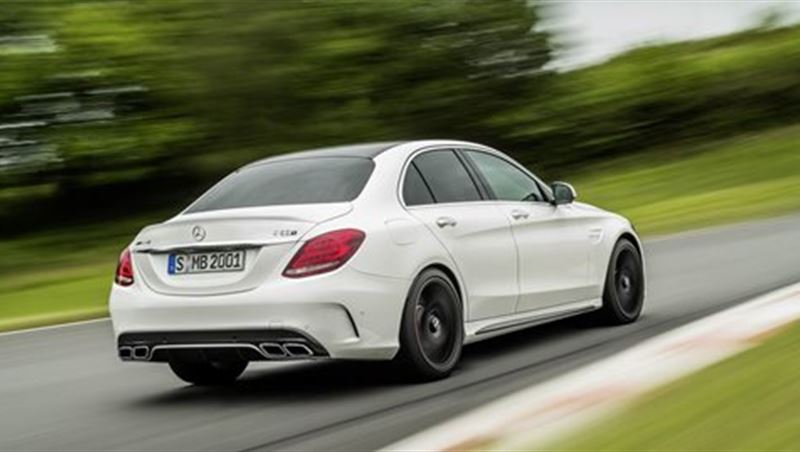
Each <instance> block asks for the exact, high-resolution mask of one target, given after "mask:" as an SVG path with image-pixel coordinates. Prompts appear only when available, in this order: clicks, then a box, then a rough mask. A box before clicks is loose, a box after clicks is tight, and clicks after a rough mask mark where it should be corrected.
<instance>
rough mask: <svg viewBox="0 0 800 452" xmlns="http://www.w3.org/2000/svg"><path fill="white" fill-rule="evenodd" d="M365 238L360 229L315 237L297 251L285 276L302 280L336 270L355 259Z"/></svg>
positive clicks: (344, 230)
mask: <svg viewBox="0 0 800 452" xmlns="http://www.w3.org/2000/svg"><path fill="white" fill-rule="evenodd" d="M364 237H366V235H365V234H364V232H363V231H359V230H358V229H340V230H338V231H331V232H328V233H325V234H322V235H320V236H317V237H314V238H313V239H311V240H309V241H308V242H306V243H305V244H304V245H303V246H302V247H301V248H300V250H299V251H297V254H295V255H294V257H293V258H292V260H291V261H290V262H289V265H287V266H286V269H285V270H284V271H283V276H286V277H287V278H302V277H304V276H311V275H318V274H320V273H325V272H329V271H333V270H336V269H337V268H339V267H341V266H342V265H344V263H345V262H347V261H348V260H349V259H350V258H351V257H353V254H355V252H356V251H357V250H358V247H359V246H361V243H362V242H363V241H364Z"/></svg>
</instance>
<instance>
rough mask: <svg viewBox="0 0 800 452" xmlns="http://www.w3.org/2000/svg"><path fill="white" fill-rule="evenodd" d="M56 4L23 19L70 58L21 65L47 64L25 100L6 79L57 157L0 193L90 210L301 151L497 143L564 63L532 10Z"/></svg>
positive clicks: (411, 2)
mask: <svg viewBox="0 0 800 452" xmlns="http://www.w3.org/2000/svg"><path fill="white" fill-rule="evenodd" d="M47 5H48V6H47V7H45V6H42V7H41V8H28V7H26V6H24V5H21V4H19V5H18V4H17V3H12V4H11V5H10V9H11V10H14V9H15V8H21V9H27V10H28V12H31V11H33V12H35V13H39V14H33V15H28V13H24V14H23V13H20V14H16V15H15V17H16V21H13V22H14V23H18V22H25V23H28V25H29V27H30V28H40V29H42V30H43V32H44V33H45V34H46V36H48V37H49V39H52V40H53V42H55V44H56V46H57V50H55V51H53V52H51V53H47V54H46V55H43V54H39V53H30V54H27V55H22V56H21V57H20V58H22V59H24V60H26V61H29V62H35V63H39V69H38V71H37V74H36V77H34V76H33V74H32V73H31V72H29V71H27V70H20V71H17V72H19V73H20V74H22V75H25V76H27V77H28V78H29V79H31V80H34V82H31V83H30V84H29V86H27V87H26V88H24V89H22V90H20V89H18V88H19V86H20V85H21V82H17V81H13V80H12V81H9V82H6V83H3V84H1V85H0V96H2V97H1V98H2V99H6V100H5V101H4V104H5V105H2V104H0V111H2V110H12V111H13V110H14V106H15V104H18V108H19V109H20V110H21V111H22V112H23V116H25V115H24V113H25V112H26V111H31V110H33V111H35V112H37V113H38V112H42V111H43V112H44V113H43V114H30V113H29V114H27V116H25V117H27V118H28V119H37V120H43V121H46V122H48V126H47V127H46V128H44V131H42V130H39V129H36V130H33V131H26V133H27V134H28V138H31V137H32V138H33V139H35V140H40V141H41V142H42V143H43V144H51V145H54V146H55V149H56V158H54V159H51V160H52V161H48V162H47V165H38V166H36V165H32V166H31V165H29V166H27V167H24V168H23V170H21V171H17V172H16V173H15V175H16V177H15V178H8V179H7V180H5V181H2V182H0V184H2V183H3V182H5V183H6V184H7V186H8V185H11V186H14V185H23V184H31V185H39V184H41V183H42V182H43V181H48V182H50V181H52V182H56V183H57V184H58V187H59V188H58V190H57V195H58V196H61V197H63V198H66V199H67V201H74V200H76V199H83V198H86V197H89V198H90V199H92V200H93V202H81V207H82V208H92V207H94V208H95V210H97V209H101V208H103V207H104V206H103V205H102V203H101V201H102V198H97V197H94V196H92V193H93V190H94V191H95V192H96V191H101V192H102V191H105V187H107V186H109V185H113V184H118V183H121V182H125V183H130V182H133V183H135V182H139V183H142V184H143V183H146V182H147V181H149V180H152V179H154V178H156V177H158V178H159V183H160V184H166V185H168V186H179V185H181V184H186V183H190V184H196V183H197V182H196V181H197V180H201V181H204V180H205V181H207V180H210V179H212V178H216V177H219V176H220V174H221V173H224V172H227V171H229V170H231V169H232V168H233V167H235V166H238V165H239V164H241V163H243V162H245V161H248V160H251V159H254V158H258V157H263V156H265V155H269V154H273V153H279V152H286V151H289V150H294V149H298V148H306V147H312V146H317V145H329V144H336V143H345V142H354V141H367V140H383V139H395V138H413V137H425V136H430V137H434V136H458V137H464V138H474V139H483V138H488V137H491V136H494V135H495V133H494V130H495V129H496V128H497V127H494V126H491V125H490V124H489V123H488V118H491V117H492V116H494V115H496V114H498V113H499V112H500V111H503V110H505V109H507V108H508V107H509V106H510V105H514V104H515V103H517V102H519V99H520V98H522V97H524V94H525V93H527V92H528V91H529V89H530V84H531V80H534V79H536V78H537V76H538V74H539V73H540V72H541V68H542V67H543V66H544V65H545V64H546V63H547V62H548V61H549V58H550V49H549V44H548V37H547V35H546V34H544V33H542V32H538V31H534V27H535V26H536V24H537V23H538V17H537V15H536V9H535V8H534V7H532V6H529V5H528V2H527V1H525V0H499V1H494V2H484V1H478V0H458V1H452V2H429V1H423V0H408V1H403V2H352V3H350V2H327V1H316V0H315V1H303V2H299V1H298V2H294V1H292V2H288V1H282V0H274V1H263V2H229V1H216V2H203V3H202V6H200V4H199V3H197V2H196V1H194V0H171V1H169V2H77V3H76V2H67V1H63V2H53V3H48V4H47ZM45 10H46V14H45ZM42 63H46V64H42ZM10 85H14V89H13V90H12V89H10V88H9V86H10ZM20 93H26V94H45V93H62V94H63V93H66V94H67V95H68V96H67V98H66V100H63V99H62V100H59V101H58V102H55V101H47V102H44V101H42V100H40V99H37V100H35V102H34V101H31V100H30V99H23V100H20V98H19V94H20ZM98 93H99V94H98ZM9 99H12V100H11V101H9ZM60 99H61V98H60ZM34 103H36V104H35V105H34V106H35V107H38V108H31V105H32V104H34ZM16 117H22V116H20V115H16ZM497 135H499V136H502V135H503V133H498V134H497ZM0 171H3V168H2V167H0ZM7 172H8V173H10V172H11V171H9V170H8V169H7ZM187 181H188V182H187ZM67 204H70V203H69V202H68V203H67Z"/></svg>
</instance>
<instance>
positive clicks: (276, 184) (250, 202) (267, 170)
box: [187, 157, 375, 213]
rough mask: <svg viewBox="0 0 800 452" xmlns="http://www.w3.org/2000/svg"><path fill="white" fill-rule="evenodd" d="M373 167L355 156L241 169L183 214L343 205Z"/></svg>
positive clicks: (359, 188)
mask: <svg viewBox="0 0 800 452" xmlns="http://www.w3.org/2000/svg"><path fill="white" fill-rule="evenodd" d="M374 166H375V164H374V163H373V162H372V160H370V159H365V158H356V157H320V158H313V159H296V160H284V161H279V162H273V163H264V164H260V165H255V166H252V167H248V168H244V169H242V170H239V171H237V172H236V173H233V174H232V175H230V176H228V177H227V178H225V179H223V181H222V182H220V183H219V184H217V185H216V186H215V187H214V188H212V189H211V190H209V191H208V192H206V193H205V194H204V195H203V196H201V197H200V199H198V200H197V202H196V203H195V204H194V205H192V206H191V207H190V208H189V209H188V210H187V213H193V212H205V211H209V210H221V209H233V208H237V207H263V206H280V205H287V204H316V203H334V202H346V201H352V200H353V199H355V198H356V197H357V196H358V195H359V193H361V190H362V189H363V188H364V185H366V183H367V180H368V179H369V176H370V174H372V168H373V167H374Z"/></svg>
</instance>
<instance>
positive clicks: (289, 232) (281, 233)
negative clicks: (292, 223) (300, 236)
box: [272, 229, 297, 237]
mask: <svg viewBox="0 0 800 452" xmlns="http://www.w3.org/2000/svg"><path fill="white" fill-rule="evenodd" d="M272 235H273V236H275V237H294V236H296V235H297V229H276V230H274V231H272Z"/></svg>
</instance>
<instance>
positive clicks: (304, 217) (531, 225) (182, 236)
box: [110, 140, 641, 360]
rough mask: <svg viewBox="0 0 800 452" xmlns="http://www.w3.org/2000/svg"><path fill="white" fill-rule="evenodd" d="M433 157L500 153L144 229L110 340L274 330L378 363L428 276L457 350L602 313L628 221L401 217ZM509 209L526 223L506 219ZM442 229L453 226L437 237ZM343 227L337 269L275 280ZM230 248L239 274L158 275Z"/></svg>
mask: <svg viewBox="0 0 800 452" xmlns="http://www.w3.org/2000/svg"><path fill="white" fill-rule="evenodd" d="M439 148H468V149H480V150H483V151H486V152H491V153H495V154H497V155H503V154H502V153H499V152H498V151H496V150H493V149H491V148H488V147H485V146H482V145H478V144H474V143H467V142H460V141H449V140H427V141H414V142H407V143H402V144H398V145H396V146H393V147H391V148H389V149H387V150H385V151H383V152H382V153H380V154H378V155H377V156H375V157H374V158H373V161H374V164H375V167H374V169H373V172H372V175H371V176H370V178H369V180H368V181H367V183H366V185H365V186H364V189H363V190H362V192H361V194H360V195H359V196H358V197H357V198H356V199H354V200H353V201H351V202H346V203H333V204H307V205H298V206H273V207H263V208H238V209H227V210H216V211H210V212H202V213H186V212H183V213H181V214H179V215H177V216H176V217H174V218H172V219H170V220H167V221H165V222H164V223H160V224H157V225H153V226H148V227H146V228H144V229H143V230H142V231H141V232H140V233H139V234H138V235H137V237H136V238H135V239H134V240H133V243H132V244H131V251H132V255H133V263H134V281H135V283H134V284H133V285H132V286H129V287H122V286H119V285H116V284H115V285H114V287H113V288H112V290H111V295H110V311H111V317H112V321H113V326H114V331H115V334H116V335H117V337H118V338H119V337H120V336H121V335H123V334H125V333H131V332H163V331H219V330H236V329H270V328H275V329H286V330H291V331H299V332H302V333H303V334H305V335H308V336H309V337H311V338H313V339H314V340H315V341H317V342H319V344H321V345H322V346H323V347H324V348H325V350H326V351H327V352H328V355H329V357H331V358H337V359H378V360H383V359H391V358H392V357H393V356H394V355H395V354H396V353H397V351H398V349H399V329H400V322H401V316H402V311H403V307H404V304H405V300H406V296H407V294H408V291H409V288H410V287H411V285H412V283H413V281H414V278H415V277H416V276H417V275H418V274H419V273H420V272H421V271H422V270H423V269H425V268H427V267H429V266H437V267H438V268H441V269H443V270H445V271H446V272H447V273H449V274H450V275H451V276H452V278H453V279H454V283H455V285H456V287H457V288H458V290H459V293H460V295H461V298H462V303H463V309H464V316H463V317H464V319H465V339H464V340H465V342H467V343H469V342H475V341H477V340H482V339H485V338H488V337H492V336H496V335H498V334H503V333H506V332H510V331H514V330H516V329H520V328H526V327H529V326H532V325H534V324H538V323H541V322H544V321H551V320H555V319H558V318H563V317H566V316H569V315H573V314H577V313H582V312H587V311H589V310H592V309H597V308H599V307H600V306H601V303H602V302H601V296H602V291H603V286H604V279H605V275H606V268H607V266H608V260H609V256H610V253H611V250H612V248H613V246H614V244H615V243H616V241H617V240H618V239H619V237H621V236H622V235H623V234H624V235H626V236H628V237H631V238H633V240H634V241H636V243H637V246H639V248H640V249H641V244H640V243H639V241H638V238H637V236H636V233H635V231H634V230H633V228H632V227H631V225H630V223H629V222H628V221H627V220H625V219H624V218H622V217H620V216H618V215H615V214H611V213H608V212H605V211H603V210H601V209H598V208H595V207H592V206H589V205H586V204H581V203H574V204H571V205H562V206H557V207H556V206H553V205H551V204H548V203H533V202H532V203H522V202H519V203H516V202H506V201H494V200H482V201H475V202H469V203H450V204H432V205H428V206H415V207H406V206H405V205H404V203H403V200H402V195H401V193H402V181H403V177H404V174H405V170H406V167H407V164H408V162H409V161H410V160H411V159H412V158H413V157H414V156H415V155H417V154H418V153H420V152H425V150H429V149H439ZM506 158H507V157H506ZM531 177H535V176H533V175H531ZM537 180H538V179H537ZM514 210H523V211H525V212H527V213H528V217H527V218H526V219H523V220H519V221H518V220H516V219H514V218H513V217H512V216H511V212H512V211H514ZM441 217H451V218H453V219H455V220H456V225H455V226H454V227H450V226H448V227H439V226H438V225H437V224H436V221H437V220H438V219H440V218H441ZM195 225H201V226H202V227H203V228H204V229H205V230H206V233H207V237H206V238H205V240H203V241H201V242H198V241H196V240H194V239H193V236H192V228H193V227H194V226H195ZM343 228H357V229H359V230H362V231H364V232H365V233H366V238H365V240H364V242H363V244H362V245H361V246H360V248H359V249H358V251H357V252H356V253H355V255H354V256H353V257H352V258H351V259H350V260H349V261H348V262H347V263H346V264H345V265H344V266H343V267H341V268H339V269H337V270H334V271H332V272H329V273H323V274H319V275H314V276H308V277H304V278H297V279H293V278H287V277H284V276H282V271H283V269H284V268H285V267H286V265H287V264H288V263H289V261H290V260H291V258H292V257H293V256H294V254H295V253H296V252H297V251H298V250H299V249H300V247H301V246H302V245H303V243H305V242H306V241H307V240H308V239H310V238H313V237H315V236H318V235H320V234H323V233H326V232H329V231H334V230H338V229H343ZM242 243H247V244H249V245H252V248H249V249H248V251H247V255H246V260H245V270H244V271H243V272H238V273H219V274H202V275H184V276H180V277H175V276H167V273H166V267H165V266H166V264H165V259H166V258H165V256H166V254H165V253H167V252H169V251H171V250H175V249H186V248H190V249H202V248H208V249H214V248H218V247H226V246H236V245H237V244H242Z"/></svg>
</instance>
